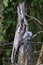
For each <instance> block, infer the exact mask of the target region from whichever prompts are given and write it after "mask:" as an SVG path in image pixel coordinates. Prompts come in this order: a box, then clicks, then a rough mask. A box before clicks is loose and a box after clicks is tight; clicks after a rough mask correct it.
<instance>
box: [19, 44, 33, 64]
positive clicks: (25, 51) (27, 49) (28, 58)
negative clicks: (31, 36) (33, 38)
mask: <svg viewBox="0 0 43 65" xmlns="http://www.w3.org/2000/svg"><path fill="white" fill-rule="evenodd" d="M18 65H33V63H32V50H31V44H27V43H26V44H24V45H21V47H20V49H19V56H18Z"/></svg>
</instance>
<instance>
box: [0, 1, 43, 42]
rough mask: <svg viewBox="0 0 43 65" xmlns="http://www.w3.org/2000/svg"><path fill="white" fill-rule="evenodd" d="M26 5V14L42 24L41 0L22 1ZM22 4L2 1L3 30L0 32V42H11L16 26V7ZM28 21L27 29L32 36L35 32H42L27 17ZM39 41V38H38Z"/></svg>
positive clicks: (42, 6)
mask: <svg viewBox="0 0 43 65" xmlns="http://www.w3.org/2000/svg"><path fill="white" fill-rule="evenodd" d="M24 1H25V5H26V13H27V14H28V15H32V16H34V17H36V18H38V19H39V20H40V21H41V22H43V0H24ZM20 2H23V0H22V1H21V0H18V1H17V0H16V1H15V0H3V21H2V22H1V23H2V25H3V29H2V31H1V37H0V41H3V42H11V41H13V38H14V33H15V29H16V24H17V5H18V4H19V3H20ZM27 20H29V21H28V22H29V26H30V27H29V28H30V30H31V31H32V33H33V34H35V33H36V32H37V31H39V30H42V26H40V25H39V24H38V23H37V22H35V20H32V19H31V18H28V17H27ZM40 39H41V38H40Z"/></svg>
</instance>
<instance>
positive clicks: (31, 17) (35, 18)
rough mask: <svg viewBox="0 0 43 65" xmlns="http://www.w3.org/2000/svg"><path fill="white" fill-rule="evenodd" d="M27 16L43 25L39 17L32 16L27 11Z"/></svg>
mask: <svg viewBox="0 0 43 65" xmlns="http://www.w3.org/2000/svg"><path fill="white" fill-rule="evenodd" d="M25 16H27V17H30V18H32V19H34V20H36V21H37V22H38V23H39V24H40V25H41V26H43V23H42V22H41V21H40V20H38V19H37V18H35V17H33V16H31V15H27V14H26V13H25Z"/></svg>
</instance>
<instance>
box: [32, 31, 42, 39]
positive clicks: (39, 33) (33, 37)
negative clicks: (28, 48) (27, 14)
mask: <svg viewBox="0 0 43 65" xmlns="http://www.w3.org/2000/svg"><path fill="white" fill-rule="evenodd" d="M40 33H43V31H39V32H37V33H36V34H34V35H33V36H32V39H33V38H35V37H36V36H37V35H38V34H40Z"/></svg>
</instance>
